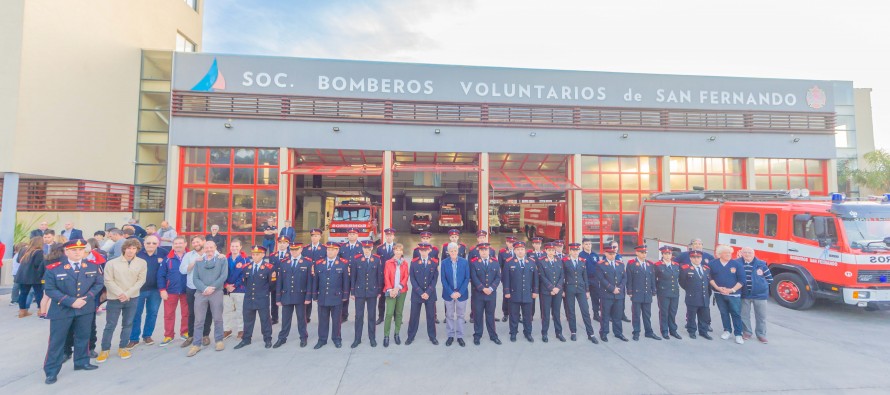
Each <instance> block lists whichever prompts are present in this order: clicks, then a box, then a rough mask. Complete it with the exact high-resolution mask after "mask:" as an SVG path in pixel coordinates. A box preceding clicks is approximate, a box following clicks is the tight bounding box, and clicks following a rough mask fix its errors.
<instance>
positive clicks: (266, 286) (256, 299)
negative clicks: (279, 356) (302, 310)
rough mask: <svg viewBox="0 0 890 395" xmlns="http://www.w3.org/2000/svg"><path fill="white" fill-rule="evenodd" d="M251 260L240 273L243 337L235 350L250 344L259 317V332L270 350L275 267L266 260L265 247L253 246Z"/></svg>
mask: <svg viewBox="0 0 890 395" xmlns="http://www.w3.org/2000/svg"><path fill="white" fill-rule="evenodd" d="M250 257H251V258H252V259H253V260H252V261H251V262H250V263H248V264H247V266H246V267H245V268H244V270H243V271H242V272H241V273H242V274H241V275H242V276H243V277H242V280H241V284H243V285H244V307H243V308H242V309H241V311H242V312H243V314H244V335H243V336H242V337H241V342H240V343H238V345H236V346H235V349H236V350H237V349H239V348H242V347H245V346H247V345H249V344H250V340H251V338H252V337H253V327H254V325H255V324H256V317H257V315H259V317H260V330H261V331H262V334H263V342H264V343H265V344H266V348H272V322H271V319H270V318H269V293H270V292H272V289H273V285H272V279H273V278H274V277H275V276H276V270H275V266H274V265H273V264H272V263H270V262H269V260H268V259H266V247H263V246H261V245H255V246H253V247H251V249H250Z"/></svg>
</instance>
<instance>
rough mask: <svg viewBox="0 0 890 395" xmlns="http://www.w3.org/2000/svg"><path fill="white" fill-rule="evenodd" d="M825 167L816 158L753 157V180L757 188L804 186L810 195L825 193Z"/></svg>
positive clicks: (795, 187)
mask: <svg viewBox="0 0 890 395" xmlns="http://www.w3.org/2000/svg"><path fill="white" fill-rule="evenodd" d="M825 169H826V166H825V161H824V160H818V159H754V182H755V185H756V188H757V189H759V190H777V189H785V190H787V189H799V188H806V189H809V190H810V194H811V195H826V194H828V189H827V182H826V180H825V178H826V172H825Z"/></svg>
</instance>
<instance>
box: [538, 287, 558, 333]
mask: <svg viewBox="0 0 890 395" xmlns="http://www.w3.org/2000/svg"><path fill="white" fill-rule="evenodd" d="M538 298H540V299H541V334H542V335H544V336H547V331H548V330H550V318H551V317H552V318H553V330H554V331H555V332H556V334H557V335H559V334H562V319H561V318H560V315H559V306H560V305H561V304H562V295H560V294H557V295H556V296H551V295H550V292H547V294H546V295H545V294H543V293H542V294H541V295H539V296H538Z"/></svg>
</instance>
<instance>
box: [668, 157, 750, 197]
mask: <svg viewBox="0 0 890 395" xmlns="http://www.w3.org/2000/svg"><path fill="white" fill-rule="evenodd" d="M744 163H745V162H744V161H743V160H741V159H735V158H693V157H671V163H670V171H671V190H673V191H685V190H691V189H692V188H693V187H702V188H704V189H707V190H725V189H745V176H744V174H745V169H744Z"/></svg>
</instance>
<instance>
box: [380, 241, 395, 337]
mask: <svg viewBox="0 0 890 395" xmlns="http://www.w3.org/2000/svg"><path fill="white" fill-rule="evenodd" d="M395 241H396V230H395V229H393V228H386V229H384V230H383V242H382V243H380V246H379V247H377V255H378V256H380V262H381V264H382V265H383V266H386V261H388V260H390V259H392V257H393V252H392V249H393V247H395V245H396V244H395ZM384 293H385V291H381V294H380V295H381V296H380V297H379V298H377V299H378V300H377V322H376V323H375V324H376V325H380V324H382V323H383V313H384V312H385V311H386V297H385V296H384V295H383V294H384Z"/></svg>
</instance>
